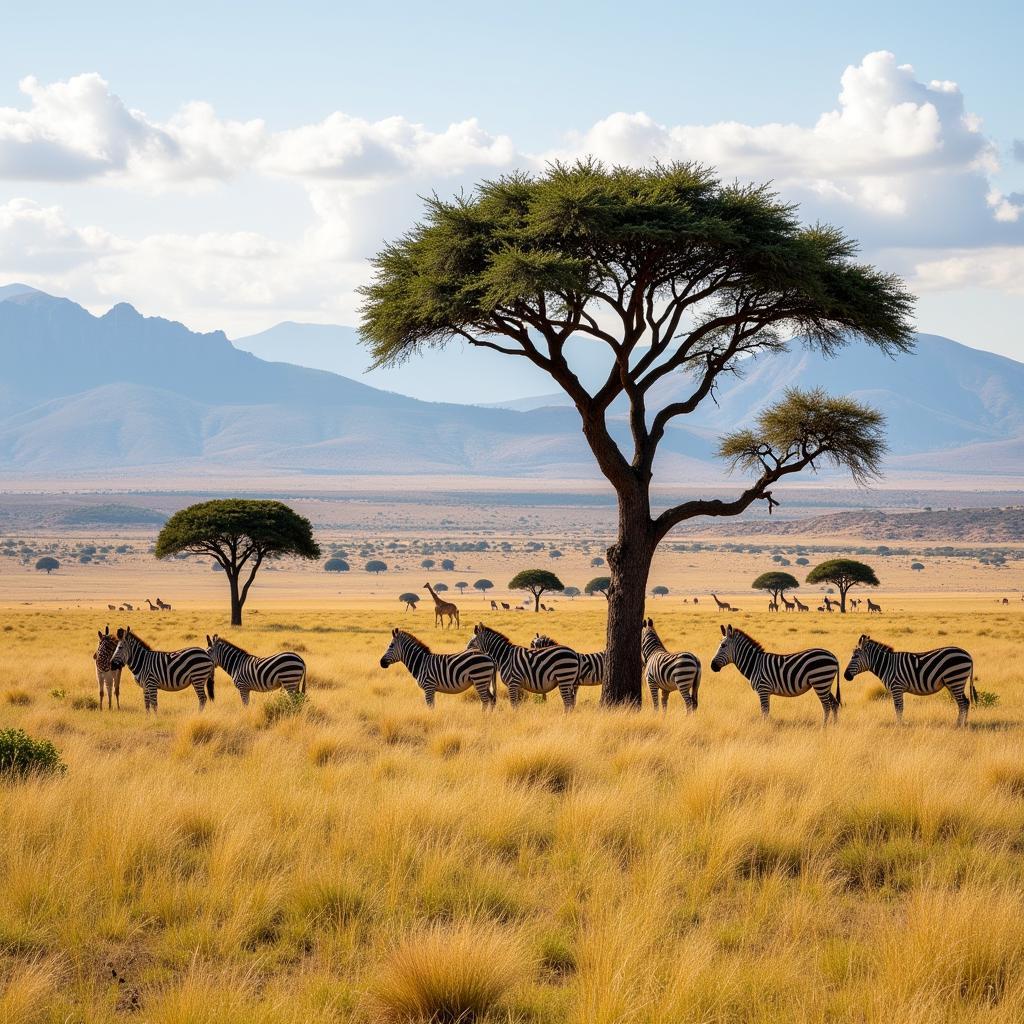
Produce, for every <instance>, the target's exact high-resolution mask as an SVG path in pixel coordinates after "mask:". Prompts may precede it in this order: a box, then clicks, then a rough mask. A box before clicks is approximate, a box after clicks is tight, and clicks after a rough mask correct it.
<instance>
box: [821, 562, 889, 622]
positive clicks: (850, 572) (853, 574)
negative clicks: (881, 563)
mask: <svg viewBox="0 0 1024 1024" xmlns="http://www.w3.org/2000/svg"><path fill="white" fill-rule="evenodd" d="M807 582H808V583H831V584H832V585H833V586H834V587H835V588H836V590H838V591H839V610H840V611H841V612H845V611H846V595H847V594H848V593H849V592H850V588H851V587H856V586H858V585H862V586H865V587H877V586H878V585H879V583H878V577H877V576H876V575H875V570H874V569H872V568H871V566H870V565H865V563H864V562H858V561H856V560H854V559H852V558H830V559H829V560H828V561H827V562H820V563H819V564H818V565H816V566H815V567H814V568H813V569H812V570H811V571H810V572H809V573H808V574H807Z"/></svg>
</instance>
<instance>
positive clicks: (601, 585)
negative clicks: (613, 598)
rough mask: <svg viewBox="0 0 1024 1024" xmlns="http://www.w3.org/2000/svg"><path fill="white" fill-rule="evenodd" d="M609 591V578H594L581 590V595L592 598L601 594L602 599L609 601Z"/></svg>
mask: <svg viewBox="0 0 1024 1024" xmlns="http://www.w3.org/2000/svg"><path fill="white" fill-rule="evenodd" d="M611 589H612V578H611V576H595V577H594V578H593V579H592V580H590V581H589V582H588V583H587V585H586V586H585V587H584V588H583V593H584V594H586V595H587V597H593V596H594V595H595V594H603V595H604V599H605V600H606V601H608V600H610V594H611Z"/></svg>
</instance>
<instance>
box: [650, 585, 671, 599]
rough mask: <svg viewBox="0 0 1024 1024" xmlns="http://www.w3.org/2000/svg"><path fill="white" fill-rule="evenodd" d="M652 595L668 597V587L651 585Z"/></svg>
mask: <svg viewBox="0 0 1024 1024" xmlns="http://www.w3.org/2000/svg"><path fill="white" fill-rule="evenodd" d="M651 596H652V597H668V587H651Z"/></svg>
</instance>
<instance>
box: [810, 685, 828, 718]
mask: <svg viewBox="0 0 1024 1024" xmlns="http://www.w3.org/2000/svg"><path fill="white" fill-rule="evenodd" d="M814 692H815V693H816V694H817V695H818V700H820V701H821V709H822V711H824V713H825V720H824V721H823V722H822V723H821V724H822V725H823V726H824V727H825V728H828V719H829V716H830V715H831V714H832V687H831V685H830V686H829V689H828V690H827V691H824V690H815V691H814Z"/></svg>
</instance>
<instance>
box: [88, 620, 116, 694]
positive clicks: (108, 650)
mask: <svg viewBox="0 0 1024 1024" xmlns="http://www.w3.org/2000/svg"><path fill="white" fill-rule="evenodd" d="M96 635H97V636H98V637H99V638H100V639H99V643H98V644H97V645H96V653H95V654H94V655H93V656H92V660H93V661H95V662H96V682H97V683H99V687H100V711H102V710H103V689H104V686H105V687H106V691H107V710H108V711H113V710H114V702H113V700H112V696H113V697H116V698H117V709H118V711H120V710H121V670H120V669H119V668H113V667H112V666H111V664H110V663H111V661H112V660H113V658H114V651H115V650H117V637H116V636H114V635H113V634H111V632H110V626H107V627H106V628H105V629H104V631H103V632H102V633H101V632H100V631H99V630H98V629H97V630H96Z"/></svg>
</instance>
